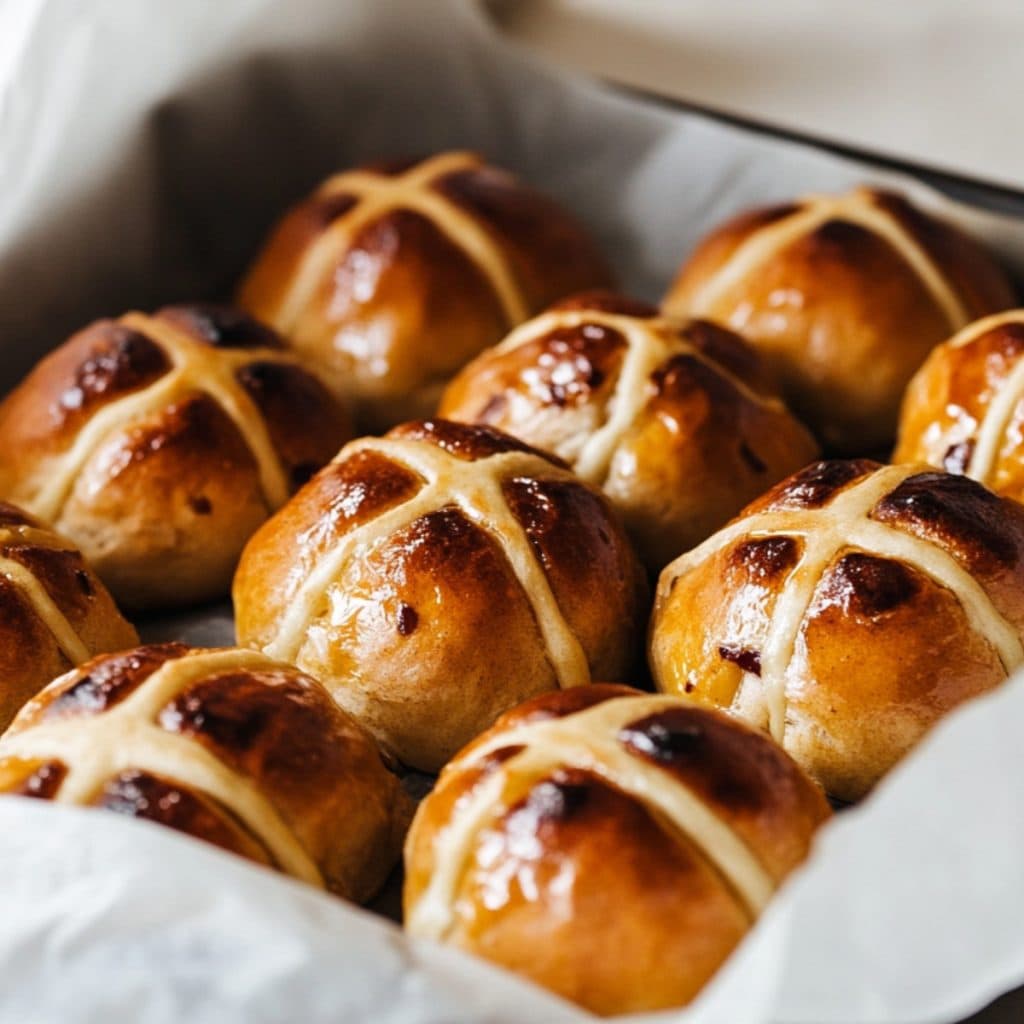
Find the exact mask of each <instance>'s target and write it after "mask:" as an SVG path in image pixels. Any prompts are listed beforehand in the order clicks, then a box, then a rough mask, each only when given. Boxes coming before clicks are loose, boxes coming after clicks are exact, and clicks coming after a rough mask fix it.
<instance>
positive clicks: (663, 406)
mask: <svg viewBox="0 0 1024 1024" xmlns="http://www.w3.org/2000/svg"><path fill="white" fill-rule="evenodd" d="M438 411H439V415H441V416H444V417H447V418H448V419H454V420H464V421H467V422H476V423H484V424H487V425H489V426H493V427H498V428H500V429H501V430H506V431H508V432H509V433H510V434H514V435H515V436H516V437H518V438H521V439H522V440H523V441H526V442H528V443H529V444H532V445H536V446H537V447H538V448H543V449H544V450H546V451H550V452H553V453H554V454H555V455H558V456H559V457H560V458H562V459H564V460H565V461H566V462H568V463H569V465H570V466H572V468H573V469H574V470H575V471H576V472H577V473H578V474H579V475H580V476H581V477H582V478H583V479H584V480H586V481H587V482H588V483H591V484H593V485H594V486H596V487H601V488H602V489H603V490H604V492H605V494H606V495H607V496H608V497H609V498H610V499H611V502H612V504H613V505H614V506H615V507H616V509H617V510H618V511H619V513H620V514H621V515H622V517H623V520H624V521H625V523H626V527H627V529H628V530H629V533H630V536H631V537H632V539H633V542H634V543H635V545H636V547H637V550H638V551H639V552H640V554H641V556H642V558H643V560H644V562H645V563H646V565H647V567H648V569H650V570H651V571H652V572H655V573H656V572H657V571H658V570H660V569H661V568H662V567H663V566H664V565H665V564H666V563H667V562H668V561H669V560H670V559H672V558H674V557H675V556H676V555H678V554H679V552H680V551H683V550H685V549H686V548H689V547H693V545H694V544H697V543H699V542H700V541H702V540H703V539H704V538H705V537H707V536H708V534H710V533H712V532H713V531H714V530H716V529H717V528H718V527H719V526H721V525H722V524H723V523H725V522H726V521H727V520H728V519H730V518H731V517H732V516H734V515H735V514H736V513H737V512H738V511H739V510H740V509H741V508H742V507H743V506H744V505H745V504H746V503H747V502H748V501H751V500H752V499H753V498H755V497H757V495H759V494H762V493H764V491H765V490H767V488H768V487H770V486H771V485H772V484H774V483H777V482H778V481H779V480H781V479H782V478H783V477H785V476H788V475H789V474H790V473H792V472H794V471H795V470H797V469H799V468H800V467H801V466H804V465H806V464H807V463H808V462H810V461H811V460H812V459H813V458H815V456H816V455H817V446H816V444H815V442H814V439H813V437H811V435H810V434H809V433H808V431H807V430H806V429H805V428H804V427H803V426H802V425H801V424H800V423H798V422H797V421H796V420H795V419H794V418H793V417H792V416H791V415H790V414H789V412H787V410H786V408H785V406H784V405H783V404H782V402H781V401H780V400H779V399H778V398H777V397H775V396H774V395H773V394H772V393H771V390H770V388H769V387H768V386H767V384H766V380H765V375H764V372H763V369H762V367H761V365H760V361H759V359H758V357H757V355H756V354H755V353H754V352H753V350H751V349H750V348H749V347H748V346H747V345H746V344H745V343H744V342H743V340H742V339H741V338H740V337H738V336H737V335H735V334H733V333H732V331H728V330H726V329H725V328H722V327H716V326H715V325H714V324H712V323H709V322H707V321H703V320H691V321H684V320H676V319H672V318H669V317H663V316H659V315H658V312H657V310H656V309H654V308H652V307H649V306H647V305H645V304H644V303H640V302H635V301H633V300H630V299H625V298H622V297H621V296H618V295H614V294H612V293H610V292H591V293H588V294H582V295H576V296H574V297H572V298H571V299H566V300H563V301H562V302H559V303H557V304H556V305H555V306H553V307H552V308H551V309H550V310H549V311H548V312H547V313H544V314H542V315H541V316H539V317H537V318H536V319H534V320H530V321H528V322H527V323H525V324H523V325H522V326H521V327H519V328H517V329H516V330H515V331H513V332H512V334H511V335H509V337H508V338H507V339H506V340H505V341H504V342H502V344H500V345H499V346H498V347H497V348H494V349H490V350H489V351H487V352H484V353H483V354H482V355H480V356H478V357H477V358H476V359H475V360H474V361H473V362H472V363H470V364H469V366H467V367H466V368H465V369H464V370H463V371H462V372H461V373H460V374H459V375H458V376H457V377H456V378H455V379H454V380H453V381H452V383H451V384H450V385H449V387H448V389H447V391H446V392H445V395H444V398H443V399H442V401H441V406H440V409H439V410H438Z"/></svg>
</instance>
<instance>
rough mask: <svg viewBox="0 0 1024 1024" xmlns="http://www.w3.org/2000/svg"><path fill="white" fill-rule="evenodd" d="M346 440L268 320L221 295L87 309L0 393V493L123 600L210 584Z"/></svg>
mask: <svg viewBox="0 0 1024 1024" xmlns="http://www.w3.org/2000/svg"><path fill="white" fill-rule="evenodd" d="M349 437H351V430H350V424H349V419H348V416H347V414H346V412H345V410H344V409H342V407H341V406H340V405H339V404H338V403H337V401H336V400H335V399H334V398H332V397H331V395H330V394H329V393H328V391H327V390H326V389H325V388H324V386H323V385H322V384H320V383H319V381H317V379H316V378H315V377H313V376H312V375H311V374H310V373H309V372H308V371H307V370H306V369H304V368H303V367H302V365H301V364H300V363H299V362H298V360H297V359H296V357H295V356H294V355H293V354H292V353H290V352H288V351H287V350H286V349H284V348H283V347H282V346H281V344H280V341H279V339H278V338H277V336H276V335H275V334H274V333H273V331H271V330H269V329H268V328H266V327H264V326H263V325H262V324H259V323H257V322H256V321H254V320H252V319H251V318H249V317H248V316H246V315H243V314H240V313H238V312H237V311H234V310H231V309H229V308H227V307H215V306H195V305H193V306H171V307H167V308H166V309H162V310H160V312H158V313H156V314H154V315H151V316H147V315H145V314H142V313H128V314H126V315H125V316H122V317H120V318H119V319H117V320H99V321H97V322H96V323H94V324H92V325H90V326H89V327H87V328H85V330H83V331H80V332H79V333H78V334H76V335H74V336H73V337H72V338H71V339H70V340H69V341H68V342H66V343H65V344H64V345H62V346H61V347H60V348H59V349H57V350H56V351H55V352H53V353H51V354H50V355H49V356H47V357H46V358H45V359H43V360H42V362H40V363H39V364H38V365H37V366H36V368H35V369H34V370H33V371H32V372H31V373H30V374H29V375H28V377H27V378H26V379H25V380H24V381H22V383H21V384H20V385H19V386H18V387H17V388H16V389H15V390H14V391H13V392H12V393H11V394H10V395H8V396H7V398H6V399H5V400H4V402H3V403H2V404H0V496H2V497H6V498H8V499H10V500H11V501H15V502H17V503H18V504H20V505H22V506H24V507H25V508H26V509H28V510H29V511H30V512H32V513H33V514H35V515H37V516H39V517H40V518H41V519H43V520H45V521H47V522H49V523H51V524H53V525H54V526H55V527H56V528H57V529H59V530H60V531H61V532H62V533H64V534H65V535H67V536H68V537H69V538H71V540H72V541H74V542H75V543H76V544H77V545H78V546H79V547H80V548H81V549H82V551H83V553H84V554H85V556H86V558H88V559H89V561H90V562H91V563H92V564H93V565H94V566H95V568H96V571H97V572H98V573H99V575H100V576H101V578H102V579H103V580H104V582H105V583H106V584H107V586H109V587H110V589H111V590H112V591H113V593H114V595H115V597H117V599H118V600H119V601H121V602H123V603H124V604H126V605H130V606H132V607H135V608H162V607H169V606H175V605H186V604H193V603H196V602H199V601H203V600H209V599H213V598H218V597H221V596H223V595H224V594H225V593H226V592H227V590H228V587H229V585H230V581H231V574H232V572H233V571H234V567H235V563H236V562H237V560H238V555H239V553H240V552H241V550H242V546H243V545H244V544H245V541H246V540H247V539H248V537H249V535H250V534H251V533H252V532H253V531H254V530H255V529H256V527H257V526H259V525H260V523H262V522H263V521H264V520H265V519H266V518H267V516H268V515H269V514H270V513H271V512H273V511H274V510H275V509H276V508H278V507H279V506H281V505H283V504H284V502H285V501H286V500H287V498H288V496H289V495H290V494H291V493H292V492H293V491H294V490H295V489H296V487H297V486H298V485H299V484H301V483H303V482H305V480H307V479H308V478H309V477H310V476H311V475H312V473H313V472H314V471H315V470H317V469H318V468H319V467H320V466H322V465H324V463H326V462H327V461H328V460H329V459H330V458H331V456H332V455H333V454H334V452H335V451H337V448H338V445H339V444H341V443H343V442H344V441H345V440H347V439H348V438H349Z"/></svg>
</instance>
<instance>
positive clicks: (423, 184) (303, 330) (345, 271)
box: [239, 153, 610, 432]
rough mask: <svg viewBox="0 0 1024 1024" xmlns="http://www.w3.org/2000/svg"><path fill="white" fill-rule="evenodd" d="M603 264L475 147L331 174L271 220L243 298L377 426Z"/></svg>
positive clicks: (598, 277) (575, 230) (423, 409)
mask: <svg viewBox="0 0 1024 1024" xmlns="http://www.w3.org/2000/svg"><path fill="white" fill-rule="evenodd" d="M609 280H610V273H609V270H608V267H607V265H606V263H605V261H604V259H603V258H602V256H601V254H600V252H599V251H598V249H597V247H596V245H595V243H594V242H593V240H592V239H591V238H590V236H589V235H588V234H587V233H586V232H585V231H584V229H583V228H582V227H581V226H580V225H579V224H578V223H577V222H576V221H575V220H574V219H573V218H572V217H571V216H570V215H569V214H568V213H567V212H566V211H565V210H564V209H562V207H560V206H559V205H558V204H557V203H555V202H553V201H552V200H550V199H548V198H547V197H545V196H543V195H540V194H539V193H537V192H534V191H533V190H532V189H531V188H528V187H527V186H526V185H524V184H523V183H522V182H521V181H519V180H518V179H517V178H515V177H513V176H512V175H511V174H509V173H508V172H506V171H502V170H499V169H498V168H496V167H490V166H488V165H487V164H485V163H484V162H483V160H481V158H480V157H478V156H476V155H475V154H473V153H441V154H439V155H437V156H434V157H431V158H429V159H427V160H422V161H406V162H404V163H389V164H376V165H372V166H369V167H365V168H361V169H358V170H354V171H348V172H345V173H343V174H337V175H335V176H334V177H332V178H328V179H327V181H325V182H324V183H323V184H322V185H321V186H320V187H319V188H318V189H317V190H316V191H315V192H313V194H312V195H310V196H309V197H308V198H306V199H304V200H303V201H302V202H300V203H299V204H298V205H297V206H295V207H293V208H292V210H291V211H289V212H288V214H287V215H286V216H285V217H284V219H283V220H282V221H281V222H280V223H279V224H278V225H277V227H276V228H274V230H273V231H272V232H271V235H270V238H269V240H268V241H267V243H266V246H265V248H264V250H263V252H262V254H261V255H260V256H259V258H258V259H257V260H256V263H255V264H254V265H253V267H252V269H251V270H250V271H249V274H248V276H247V277H246V279H245V281H244V282H243V284H242V286H241V289H240V291H239V302H240V303H241V304H242V306H244V307H245V308H246V309H248V310H250V311H251V312H252V313H254V314H255V315H256V316H258V317H261V318H262V319H264V320H266V321H267V322H268V323H270V324H273V325H274V326H275V327H276V328H277V329H278V330H279V331H280V332H281V333H282V334H283V335H285V337H287V338H288V340H289V342H290V343H291V344H292V345H293V346H294V348H295V349H296V350H297V351H299V352H301V353H303V354H304V355H306V356H308V357H309V358H310V359H311V360H313V361H314V362H315V364H316V365H318V366H320V367H322V368H323V370H324V371H325V372H326V373H327V374H328V375H329V379H330V381H331V382H333V386H334V388H335V390H336V391H337V392H338V393H339V394H341V395H342V396H345V397H350V398H353V399H354V400H355V401H356V404H357V409H358V413H359V417H360V420H361V425H362V426H363V427H364V428H365V429H366V430H367V431H372V432H377V431H380V430H386V429H387V428H388V427H391V426H393V425H395V424H396V423H400V422H402V421H403V420H408V419H413V418H415V417H418V416H426V415H429V414H431V413H433V411H434V408H435V407H436V405H437V399H438V397H439V395H440V393H441V389H442V388H443V387H444V385H445V382H446V381H447V380H448V378H449V377H450V376H451V375H452V374H453V373H454V372H455V371H456V370H457V369H458V368H459V367H460V366H462V365H463V364H464V363H465V362H466V361H467V360H469V359H471V358H472V357H473V356H475V355H476V354H477V353H478V352H480V351H481V350H482V349H484V348H486V347H487V346H488V345H493V344H494V343H495V342H497V341H498V340H499V339H500V338H501V337H502V336H503V335H504V334H505V333H506V331H508V329H509V328H510V327H512V326H514V325H515V324H517V323H519V322H520V321H522V320H525V319H526V318H527V317H529V316H532V315H533V314H534V313H537V312H539V311H540V310H541V309H543V308H544V307H545V306H546V305H548V304H549V303H550V302H552V301H553V300H555V299H557V298H559V297H561V296H562V295H567V294H568V293H569V292H573V291H578V290H580V289H581V288H595V287H605V286H606V285H607V284H608V283H609Z"/></svg>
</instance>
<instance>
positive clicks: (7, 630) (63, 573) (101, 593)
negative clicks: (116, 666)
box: [0, 502, 139, 730]
mask: <svg viewBox="0 0 1024 1024" xmlns="http://www.w3.org/2000/svg"><path fill="white" fill-rule="evenodd" d="M138 642H139V638H138V636H137V635H136V632H135V628H134V627H133V626H132V625H131V623H129V622H127V621H126V620H125V619H124V617H123V616H122V615H121V613H120V612H119V611H118V610H117V606H116V605H115V604H114V601H113V599H112V598H111V596H110V594H109V593H108V592H107V588H106V587H105V586H103V584H102V583H101V582H100V580H99V579H98V578H97V576H96V574H95V573H94V572H93V570H92V568H91V567H90V566H89V565H88V564H87V563H86V561H85V559H84V558H82V554H81V552H80V551H78V550H77V549H76V548H75V547H74V545H73V544H71V543H69V542H68V541H67V540H65V539H64V538H63V537H61V536H60V535H59V534H56V533H54V532H53V531H52V530H50V529H48V528H47V527H46V526H44V525H43V524H42V523H41V522H39V520H38V519H34V518H33V517H32V516H30V515H27V514H26V513H25V512H22V510H21V509H19V508H15V507H14V506H13V505H8V504H6V503H5V502H0V730H2V729H6V728H7V725H8V724H9V723H10V721H11V719H12V718H14V715H15V713H16V712H17V710H18V709H19V708H20V707H21V706H22V704H24V703H25V701H27V700H28V699H29V698H30V697H34V696H35V695H36V694H37V693H38V692H39V691H40V690H41V689H42V688H43V687H44V686H46V684H47V683H49V682H50V680H52V679H54V678H55V677H56V676H59V675H61V673H63V672H66V671H67V670H68V669H69V668H72V667H73V666H75V665H78V664H80V663H81V662H83V661H87V660H88V659H89V658H91V657H92V656H93V655H94V654H101V653H103V652H106V651H117V650H120V649H121V648H123V647H132V646H134V645H135V644H137V643H138Z"/></svg>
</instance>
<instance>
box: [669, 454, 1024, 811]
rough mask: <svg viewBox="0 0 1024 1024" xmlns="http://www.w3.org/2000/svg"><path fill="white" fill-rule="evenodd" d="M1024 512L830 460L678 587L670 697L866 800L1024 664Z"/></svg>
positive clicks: (931, 476)
mask: <svg viewBox="0 0 1024 1024" xmlns="http://www.w3.org/2000/svg"><path fill="white" fill-rule="evenodd" d="M1022 629H1024V507H1022V506H1020V505H1018V504H1016V502H1013V501H1009V500H1008V499H1006V498H1000V497H997V496H996V495H995V494H993V493H992V492H991V491H988V490H986V489H985V488H984V487H982V486H981V485H980V484H978V483H976V482H975V481H973V480H970V479H968V478H966V477H963V476H953V475H951V474H948V473H941V472H935V471H933V470H931V469H930V468H929V467H926V466H912V465H902V466H884V467H883V466H879V465H878V464H877V463H873V462H870V461H868V460H853V461H845V462H844V461H837V462H821V463H816V464H815V465H813V466H810V467H808V468H807V469H806V470H804V471H802V472H800V473H798V474H796V475H795V476H793V477H791V478H790V479H789V480H787V481H785V482H784V483H782V484H780V485H779V486H778V487H776V488H775V489H774V490H772V491H770V492H769V493H768V494H767V495H765V496H764V497H763V498H761V499H759V500H758V501H756V502H754V503H753V504H752V505H750V506H749V507H748V508H747V509H746V510H745V511H744V513H743V514H742V515H741V516H739V517H738V518H737V519H735V520H734V521H733V522H732V523H731V524H730V525H729V526H727V527H725V528H724V529H723V530H720V531H719V532H718V533H716V534H714V535H713V536H712V537H710V538H709V539H708V540H707V541H705V543H703V544H701V545H700V546H699V547H697V548H695V549H694V550H693V551H690V552H688V553H687V554H684V555H682V556H681V557H680V558H678V559H676V561H675V562H673V563H672V564H671V565H669V566H668V567H667V568H666V569H665V570H664V572H663V573H662V575H661V579H660V581H659V584H658V593H657V599H656V603H655V610H654V616H653V619H652V622H651V632H650V659H651V667H652V669H653V672H654V675H655V680H656V682H657V684H658V686H659V688H660V689H662V690H665V691H666V692H669V693H677V694H684V695H687V696H688V697H689V698H690V699H691V700H695V701H699V702H702V703H705V704H712V705H716V706H719V707H723V708H730V709H731V710H732V711H733V712H735V713H736V714H738V715H740V716H742V717H743V718H746V719H748V720H749V721H751V722H753V723H754V724H756V725H758V726H761V727H763V728H765V729H767V730H769V731H770V733H771V734H772V736H773V737H774V738H775V739H776V740H777V741H778V742H779V743H780V744H782V745H783V746H784V747H785V749H786V750H787V751H789V753H790V754H792V755H793V757H794V758H795V759H796V760H797V761H798V762H799V763H800V764H801V765H802V766H803V767H804V768H805V769H806V770H807V771H808V772H810V774H811V775H813V776H814V777H815V778H817V779H818V780H819V781H820V782H821V783H822V784H823V785H824V786H825V788H826V789H827V790H828V791H829V793H831V794H832V795H833V796H836V797H839V798H841V799H845V800H852V799H856V798H858V797H860V796H863V795H864V794H865V793H866V792H867V791H868V790H869V789H870V788H871V787H872V786H873V785H874V783H875V782H876V781H877V780H878V779H879V778H880V777H881V776H882V775H883V774H884V772H886V771H887V770H888V769H889V768H890V767H891V766H892V765H893V764H894V763H895V762H896V761H897V760H898V759H899V758H900V757H901V756H902V755H903V754H905V753H906V752H907V751H908V750H909V749H910V748H911V747H912V746H913V745H914V744H915V743H916V742H917V741H918V740H919V739H920V738H921V736H922V735H924V733H925V732H926V731H927V730H928V729H929V728H930V727H931V726H932V725H933V724H934V723H935V722H936V721H937V720H938V719H939V718H940V717H941V716H942V715H943V714H945V713H946V712H947V711H949V710H950V709H952V708H954V707H956V706H957V705H959V704H961V703H962V702H963V701H965V700H967V699H968V698H970V697H973V696H975V695H977V694H981V693H984V692H986V691H987V690H990V689H991V688H992V687H994V686H997V685H998V684H999V683H1001V682H1002V681H1003V680H1004V679H1005V678H1006V677H1007V675H1008V674H1009V673H1011V672H1012V671H1013V670H1014V669H1015V668H1017V667H1018V666H1019V665H1020V664H1021V662H1022V660H1024V649H1022V646H1021V630H1022Z"/></svg>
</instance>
